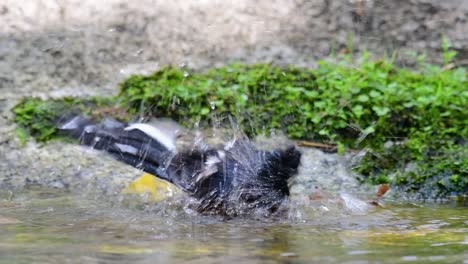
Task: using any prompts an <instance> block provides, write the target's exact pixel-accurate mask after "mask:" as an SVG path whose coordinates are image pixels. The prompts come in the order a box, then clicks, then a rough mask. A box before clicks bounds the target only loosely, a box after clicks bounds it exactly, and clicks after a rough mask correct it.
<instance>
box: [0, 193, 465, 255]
mask: <svg viewBox="0 0 468 264" xmlns="http://www.w3.org/2000/svg"><path fill="white" fill-rule="evenodd" d="M113 199H114V198H112V199H106V198H103V197H100V196H99V195H92V194H89V193H88V194H81V195H79V194H70V193H67V192H64V191H61V190H56V189H45V188H33V189H26V190H22V191H17V192H13V193H12V192H9V191H2V196H1V199H0V256H1V258H0V263H130V262H131V263H168V262H172V263H181V262H183V263H221V262H222V263H240V262H242V263H278V262H280V263H313V262H316V263H430V262H432V263H468V210H467V209H468V208H466V207H461V206H454V205H424V206H422V205H412V204H396V203H393V204H392V203H387V204H386V205H385V208H372V209H370V210H367V211H366V212H359V213H356V212H350V211H346V210H340V209H338V207H337V208H331V209H330V210H320V209H318V208H297V209H296V213H295V214H294V216H290V217H287V216H285V217H281V218H279V219H245V218H244V219H231V220H222V219H218V218H215V217H208V216H199V215H198V216H197V215H192V214H188V213H186V212H184V211H183V210H181V209H180V208H177V206H175V207H174V208H171V206H168V205H165V206H164V207H161V206H159V207H158V206H135V205H129V204H128V203H125V202H122V201H118V199H117V198H115V200H113ZM298 215H300V216H298Z"/></svg>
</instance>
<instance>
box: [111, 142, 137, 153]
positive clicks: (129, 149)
mask: <svg viewBox="0 0 468 264" xmlns="http://www.w3.org/2000/svg"><path fill="white" fill-rule="evenodd" d="M115 146H116V147H118V148H119V150H120V151H122V152H125V153H130V154H133V155H137V154H138V149H137V148H135V147H132V146H130V145H125V144H119V143H115Z"/></svg>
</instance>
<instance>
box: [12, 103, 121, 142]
mask: <svg viewBox="0 0 468 264" xmlns="http://www.w3.org/2000/svg"><path fill="white" fill-rule="evenodd" d="M111 104H113V100H112V99H105V98H93V99H79V98H70V97H67V98H63V99H56V100H41V99H38V98H24V99H23V100H22V101H21V102H20V103H19V104H18V105H16V106H15V107H14V108H13V112H14V113H15V122H16V124H18V128H17V130H16V133H17V135H18V138H19V139H20V142H21V143H22V144H24V143H25V142H26V140H27V138H28V136H29V135H30V136H33V137H34V138H35V139H36V140H37V141H39V142H46V141H49V140H51V139H54V138H57V137H59V135H58V133H57V132H58V130H57V122H58V121H59V119H60V118H61V117H63V116H64V115H66V114H73V113H84V114H91V111H92V109H93V108H95V107H102V106H106V105H111Z"/></svg>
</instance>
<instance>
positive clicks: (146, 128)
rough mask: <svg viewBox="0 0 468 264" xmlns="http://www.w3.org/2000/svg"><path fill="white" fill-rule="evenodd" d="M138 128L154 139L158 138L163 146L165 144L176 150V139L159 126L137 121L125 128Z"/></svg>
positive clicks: (168, 147)
mask: <svg viewBox="0 0 468 264" xmlns="http://www.w3.org/2000/svg"><path fill="white" fill-rule="evenodd" d="M134 129H138V130H140V131H141V132H143V133H145V134H147V135H148V136H150V137H152V138H153V139H155V140H157V141H158V142H159V143H161V144H162V145H163V146H165V147H166V148H167V149H169V150H175V148H176V147H175V142H174V139H173V138H171V137H168V136H167V135H166V134H164V133H163V132H162V131H161V130H159V129H158V128H156V127H154V126H152V125H149V124H143V123H137V124H133V125H130V126H128V127H126V128H125V130H127V131H129V130H134Z"/></svg>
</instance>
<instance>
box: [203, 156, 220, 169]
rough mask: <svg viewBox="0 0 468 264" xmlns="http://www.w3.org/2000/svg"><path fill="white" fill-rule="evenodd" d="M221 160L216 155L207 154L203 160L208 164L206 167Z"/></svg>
mask: <svg viewBox="0 0 468 264" xmlns="http://www.w3.org/2000/svg"><path fill="white" fill-rule="evenodd" d="M220 162H221V160H220V159H219V158H218V157H216V156H209V157H208V158H207V159H206V161H205V165H206V166H208V167H211V166H214V165H216V164H217V163H220Z"/></svg>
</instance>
